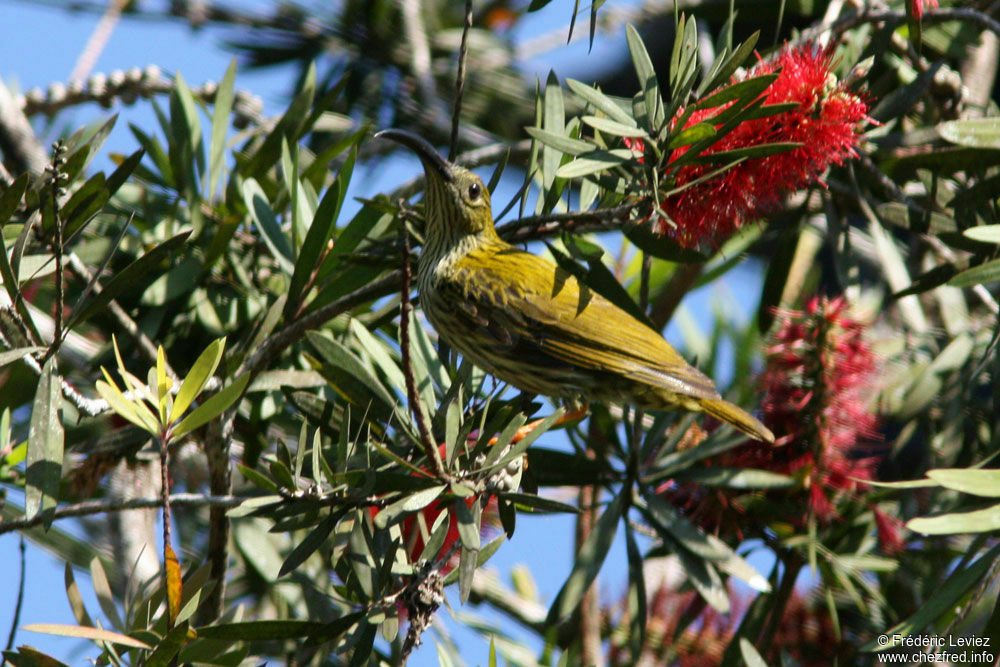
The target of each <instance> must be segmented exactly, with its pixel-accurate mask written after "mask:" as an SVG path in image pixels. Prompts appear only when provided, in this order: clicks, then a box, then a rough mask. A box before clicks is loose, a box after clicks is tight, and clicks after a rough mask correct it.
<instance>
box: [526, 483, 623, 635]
mask: <svg viewBox="0 0 1000 667" xmlns="http://www.w3.org/2000/svg"><path fill="white" fill-rule="evenodd" d="M628 492H630V490H629V489H628V488H627V487H626V488H625V490H623V491H622V493H619V494H618V495H617V496H615V499H614V500H612V501H611V503H610V504H609V505H608V506H607V508H606V509H605V510H604V513H603V514H602V515H601V517H600V518H599V519H598V520H597V522H596V523H595V524H594V528H593V530H592V531H591V533H590V535H589V536H588V537H587V540H586V541H585V542H584V543H583V546H581V547H580V551H579V552H578V553H577V555H576V562H575V563H574V564H573V571H572V572H570V575H569V578H568V579H567V580H566V583H564V584H563V586H562V588H561V589H560V590H559V594H558V595H556V599H555V600H554V601H553V603H552V607H551V608H550V609H549V615H548V618H547V619H546V624H548V625H554V624H555V623H557V622H559V621H560V620H562V619H564V618H566V617H567V616H569V615H570V614H571V613H572V612H573V610H574V609H576V608H577V606H578V605H579V604H580V600H582V599H583V595H584V594H585V593H586V592H587V589H588V588H590V585H591V584H592V583H594V579H596V578H597V573H598V572H600V570H601V566H602V565H603V564H604V559H605V558H606V557H607V555H608V551H609V550H610V549H611V543H612V542H614V539H615V534H616V533H617V529H618V521H619V520H621V518H622V510H623V508H624V507H625V493H628Z"/></svg>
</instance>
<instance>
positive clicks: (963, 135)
mask: <svg viewBox="0 0 1000 667" xmlns="http://www.w3.org/2000/svg"><path fill="white" fill-rule="evenodd" d="M937 131H938V134H939V135H940V136H941V138H942V139H944V140H945V141H950V142H951V143H953V144H958V145H959V146H968V147H969V148H1000V118H997V117H992V118H966V119H963V120H949V121H945V122H944V123H941V124H940V125H938V126H937Z"/></svg>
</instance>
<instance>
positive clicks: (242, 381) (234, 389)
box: [173, 373, 250, 438]
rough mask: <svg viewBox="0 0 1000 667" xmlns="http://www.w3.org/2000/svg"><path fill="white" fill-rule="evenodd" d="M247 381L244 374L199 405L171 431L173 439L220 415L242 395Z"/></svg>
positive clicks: (247, 375) (248, 378) (246, 374)
mask: <svg viewBox="0 0 1000 667" xmlns="http://www.w3.org/2000/svg"><path fill="white" fill-rule="evenodd" d="M249 381H250V374H249V373H244V374H243V375H241V376H239V377H238V378H237V379H236V380H235V381H233V383H232V384H230V385H229V386H227V387H225V388H224V389H222V390H221V391H219V393H217V394H215V395H214V396H212V397H211V398H209V399H208V400H207V401H205V402H204V403H202V404H201V405H199V406H198V408H197V409H196V410H195V411H194V412H192V413H191V414H189V415H188V416H187V417H185V418H184V420H183V421H182V422H181V423H180V424H178V425H177V427H176V428H175V429H174V430H173V435H174V437H175V438H179V437H181V436H182V435H186V434H188V433H190V432H191V431H193V430H194V429H196V428H198V427H199V426H201V425H202V424H205V423H207V422H208V421H210V420H212V419H215V418H216V417H218V416H219V415H221V414H222V413H223V412H224V411H225V410H227V409H228V408H229V406H231V405H232V404H233V403H235V402H236V401H237V400H238V399H239V398H240V396H242V395H243V390H244V389H246V386H247V383H248V382H249Z"/></svg>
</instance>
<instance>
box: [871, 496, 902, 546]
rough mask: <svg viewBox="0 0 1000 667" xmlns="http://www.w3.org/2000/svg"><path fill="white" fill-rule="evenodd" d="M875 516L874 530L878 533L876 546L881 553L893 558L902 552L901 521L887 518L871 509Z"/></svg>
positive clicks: (884, 514)
mask: <svg viewBox="0 0 1000 667" xmlns="http://www.w3.org/2000/svg"><path fill="white" fill-rule="evenodd" d="M872 514H874V515H875V528H876V530H877V531H878V544H879V547H881V548H882V551H883V553H885V554H887V555H889V556H895V555H896V554H898V553H899V552H901V551H902V550H903V547H904V546H905V544H904V543H903V536H902V532H903V521H902V519H900V518H899V517H895V516H889V515H888V514H886V513H885V512H883V511H882V510H880V509H879V508H877V507H872Z"/></svg>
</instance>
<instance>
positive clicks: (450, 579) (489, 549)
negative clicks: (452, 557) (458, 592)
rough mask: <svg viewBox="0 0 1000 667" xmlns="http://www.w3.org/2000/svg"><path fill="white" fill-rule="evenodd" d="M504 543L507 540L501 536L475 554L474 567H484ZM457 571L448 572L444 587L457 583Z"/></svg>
mask: <svg viewBox="0 0 1000 667" xmlns="http://www.w3.org/2000/svg"><path fill="white" fill-rule="evenodd" d="M506 541H507V538H505V537H504V536H503V535H501V536H500V537H498V538H496V539H495V540H493V541H492V542H489V543H487V544H486V546H484V547H483V548H482V549H480V550H479V552H478V553H476V567H477V568H480V567H482V566H483V565H485V564H486V562H487V561H488V560H489V559H490V558H492V557H493V554H495V553H496V552H497V549H499V548H500V547H501V546H502V545H503V543H504V542H506ZM459 571H460V569H459V568H457V567H456V568H455V569H454V570H452V571H451V572H449V573H448V576H447V577H445V578H444V581H443V583H444V585H445V586H447V585H449V584H453V583H455V582H456V581H458V577H459Z"/></svg>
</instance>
